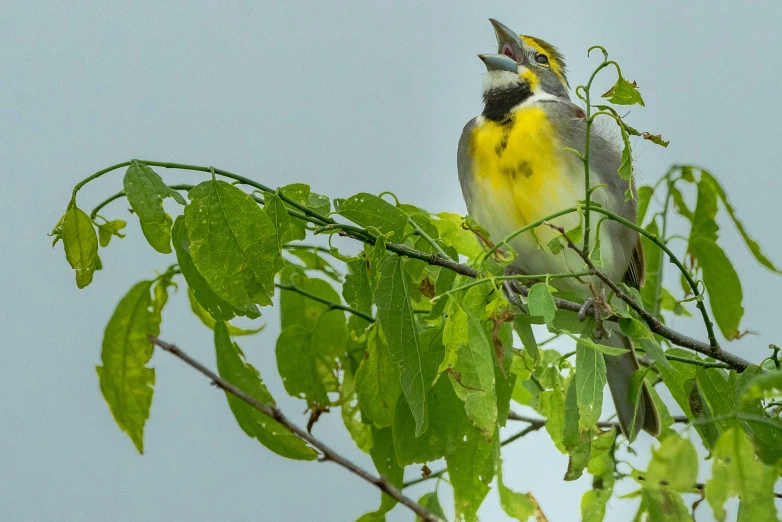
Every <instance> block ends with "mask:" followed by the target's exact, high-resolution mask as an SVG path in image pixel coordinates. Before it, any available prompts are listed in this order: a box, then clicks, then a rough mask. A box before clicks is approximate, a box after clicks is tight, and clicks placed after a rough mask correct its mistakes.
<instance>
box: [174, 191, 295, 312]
mask: <svg viewBox="0 0 782 522" xmlns="http://www.w3.org/2000/svg"><path fill="white" fill-rule="evenodd" d="M189 196H190V200H191V202H190V204H189V205H187V206H186V207H185V224H186V227H187V235H188V237H189V239H190V255H191V256H192V258H193V263H194V265H195V267H196V268H197V269H198V272H199V273H200V274H201V275H202V276H203V278H204V279H205V280H206V281H207V283H209V286H210V287H211V288H212V289H213V290H214V292H215V293H216V294H217V295H218V296H220V297H221V298H222V299H224V300H225V301H227V302H228V303H230V304H231V305H232V306H233V307H235V308H237V309H240V310H242V309H246V308H248V307H252V305H254V304H260V305H262V306H266V305H270V304H272V301H271V297H272V296H273V295H274V275H275V274H276V273H277V271H278V270H279V269H280V268H282V257H281V256H280V250H279V248H278V246H277V231H276V229H275V228H274V224H273V223H272V222H271V220H270V219H269V217H268V216H267V215H266V214H265V213H264V212H263V210H261V209H260V208H259V207H258V204H257V203H256V202H255V201H253V199H252V198H250V196H248V195H247V193H245V192H243V191H242V190H240V189H238V188H236V187H235V186H233V185H230V184H229V183H226V182H224V181H205V182H204V183H201V184H200V185H197V186H196V187H195V188H193V189H192V190H191V191H190V194H189Z"/></svg>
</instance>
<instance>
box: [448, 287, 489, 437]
mask: <svg viewBox="0 0 782 522" xmlns="http://www.w3.org/2000/svg"><path fill="white" fill-rule="evenodd" d="M491 291H492V290H491V288H490V287H489V286H488V285H481V286H474V287H472V288H470V289H469V290H468V291H467V292H466V293H465V294H464V297H463V298H462V299H461V300H459V299H458V298H454V299H452V300H451V303H452V306H451V320H450V321H447V322H446V325H445V331H444V332H443V344H444V345H445V350H446V355H445V360H444V361H443V363H442V364H441V365H440V371H445V372H447V373H448V376H449V378H450V379H451V381H452V383H453V387H454V391H456V394H457V395H458V396H459V398H460V399H462V400H463V401H464V408H465V411H466V412H467V417H468V418H469V419H470V420H471V421H472V422H473V423H474V424H475V427H476V428H478V430H479V431H480V432H481V433H482V434H483V435H484V437H486V438H487V440H488V439H489V438H490V437H491V436H493V435H494V433H495V431H496V429H497V419H498V409H497V394H496V389H495V373H494V366H495V363H494V357H493V353H494V346H493V344H492V342H491V340H490V339H489V336H488V335H487V333H486V331H485V329H484V326H483V323H482V317H481V314H482V313H483V311H484V309H485V306H486V297H487V295H488V293H489V292H491Z"/></svg>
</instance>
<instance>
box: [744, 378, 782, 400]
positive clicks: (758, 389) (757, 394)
mask: <svg viewBox="0 0 782 522" xmlns="http://www.w3.org/2000/svg"><path fill="white" fill-rule="evenodd" d="M769 390H776V391H778V392H780V391H782V370H777V371H774V372H768V373H760V374H758V375H756V376H755V377H753V378H752V379H751V380H750V381H749V382H748V383H747V384H746V385H745V386H744V388H743V390H739V391H740V392H741V401H742V402H744V403H746V402H751V401H753V400H755V399H762V398H763V397H764V396H765V395H766V392H767V391H769Z"/></svg>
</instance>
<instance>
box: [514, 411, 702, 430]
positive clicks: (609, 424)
mask: <svg viewBox="0 0 782 522" xmlns="http://www.w3.org/2000/svg"><path fill="white" fill-rule="evenodd" d="M672 418H673V422H678V423H682V424H686V423H688V422H690V419H688V418H687V417H685V416H684V415H673V416H672ZM508 420H512V421H520V422H526V423H529V424H533V425H538V424H539V425H540V426H545V424H546V419H537V418H535V417H527V416H526V415H521V414H519V413H516V412H515V411H511V412H509V413H508ZM597 427H598V428H619V423H618V422H610V421H600V422H598V423H597Z"/></svg>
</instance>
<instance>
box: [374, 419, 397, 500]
mask: <svg viewBox="0 0 782 522" xmlns="http://www.w3.org/2000/svg"><path fill="white" fill-rule="evenodd" d="M373 439H374V442H373V444H372V450H371V451H370V453H369V454H370V455H371V456H372V462H373V463H374V464H375V468H376V469H377V471H378V473H380V475H381V476H383V477H385V478H386V480H388V482H389V483H390V484H391V485H392V486H395V487H396V488H398V489H402V481H403V479H404V469H403V468H402V467H401V466H400V465H399V464H398V463H397V462H396V455H395V454H394V441H393V437H392V435H391V428H384V429H382V430H378V429H375V430H373ZM396 504H397V501H396V500H394V499H393V498H392V497H389V496H388V495H386V494H385V493H382V494H381V500H380V507H379V508H378V510H377V511H375V515H376V516H377V515H383V514H385V513H388V512H389V511H391V510H392V509H393V508H394V506H396Z"/></svg>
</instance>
